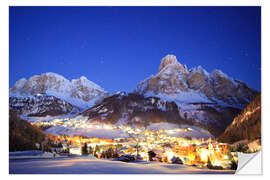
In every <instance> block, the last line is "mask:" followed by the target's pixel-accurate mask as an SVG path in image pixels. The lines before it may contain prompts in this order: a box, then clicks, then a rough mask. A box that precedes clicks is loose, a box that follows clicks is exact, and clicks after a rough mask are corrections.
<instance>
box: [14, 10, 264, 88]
mask: <svg viewBox="0 0 270 180" xmlns="http://www.w3.org/2000/svg"><path fill="white" fill-rule="evenodd" d="M167 54H174V55H176V57H177V59H178V61H179V62H180V63H182V64H186V65H187V67H188V68H192V67H195V66H198V65H201V66H202V67H203V68H205V69H206V70H207V71H209V72H211V71H213V70H214V69H220V70H222V71H223V72H224V73H226V74H228V75H229V76H231V77H232V78H235V79H239V80H241V81H244V82H246V83H247V84H248V85H249V86H250V87H252V88H254V89H256V90H259V91H260V90H261V9H260V7H10V8H9V78H10V80H9V85H10V86H13V85H14V84H15V82H16V81H17V80H19V79H20V78H22V77H25V78H27V79H28V78H29V77H31V76H33V75H39V74H42V73H45V72H55V73H58V74H61V75H63V76H64V77H66V78H67V79H69V80H71V79H75V78H76V79H77V78H79V77H81V76H85V77H87V78H88V79H89V80H91V81H93V82H95V83H97V84H98V85H100V86H101V87H103V88H104V89H105V90H106V91H108V92H110V93H115V92H117V91H126V92H132V91H133V90H134V88H135V87H136V85H137V84H138V83H139V82H140V81H142V80H144V79H145V78H147V77H148V76H150V75H152V74H156V73H157V71H158V67H159V64H160V61H161V59H162V58H163V57H164V56H166V55H167Z"/></svg>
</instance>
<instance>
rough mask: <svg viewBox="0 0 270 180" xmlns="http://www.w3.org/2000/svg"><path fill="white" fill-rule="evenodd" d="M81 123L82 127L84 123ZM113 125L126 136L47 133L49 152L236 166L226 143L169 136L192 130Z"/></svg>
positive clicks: (210, 165)
mask: <svg viewBox="0 0 270 180" xmlns="http://www.w3.org/2000/svg"><path fill="white" fill-rule="evenodd" d="M54 123H57V124H54V125H60V124H61V125H63V124H62V123H61V122H59V121H54ZM59 123H60V124H59ZM69 123H70V121H69ZM41 124H42V125H44V123H39V125H41ZM45 124H46V122H45ZM47 124H48V123H47ZM50 125H52V122H50ZM83 126H86V123H84V125H83ZM88 126H89V125H88ZM90 126H91V128H93V127H94V128H104V129H105V128H107V129H111V128H113V127H112V126H109V125H100V124H91V125H90ZM117 128H118V129H121V130H122V131H123V132H125V133H126V134H127V135H128V136H127V137H124V138H123V137H120V138H114V139H110V138H98V137H87V136H82V135H72V136H71V135H64V134H63V135H49V139H50V141H51V151H52V152H54V153H57V154H61V153H68V154H69V155H70V156H83V155H90V156H93V157H96V158H98V159H112V160H120V161H125V162H129V161H158V162H162V163H174V164H184V165H188V166H196V167H202V168H209V169H218V170H222V169H232V170H235V169H236V168H237V153H236V152H231V148H230V145H229V144H225V143H219V142H217V141H216V140H214V139H212V138H191V137H177V136H171V135H170V134H174V133H177V131H179V132H180V131H192V129H190V128H184V129H180V128H178V129H167V130H166V129H161V130H148V129H146V128H134V127H129V126H119V127H117Z"/></svg>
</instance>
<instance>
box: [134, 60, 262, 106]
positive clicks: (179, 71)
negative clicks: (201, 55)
mask: <svg viewBox="0 0 270 180" xmlns="http://www.w3.org/2000/svg"><path fill="white" fill-rule="evenodd" d="M135 93H138V94H142V95H144V96H147V97H148V96H156V97H160V98H165V99H170V100H174V101H176V102H178V103H202V102H203V103H218V104H222V105H227V106H232V107H238V108H244V107H245V106H246V105H247V104H248V103H249V102H250V101H251V100H252V99H253V98H254V97H255V95H256V93H257V92H256V91H255V90H253V89H251V88H249V87H248V86H247V85H246V84H245V83H243V82H241V81H239V80H235V79H232V78H230V77H228V76H227V75H226V74H225V73H223V72H222V71H220V70H214V71H213V72H211V73H208V72H207V71H206V70H205V69H203V68H202V67H201V66H198V67H195V68H192V69H188V68H187V66H186V65H182V64H181V63H179V62H178V60H177V59H176V56H174V55H167V56H166V57H164V58H163V59H162V61H161V64H160V66H159V70H158V73H157V74H156V75H153V76H151V77H148V78H147V79H145V80H144V81H142V82H141V83H139V85H138V86H137V88H136V89H135Z"/></svg>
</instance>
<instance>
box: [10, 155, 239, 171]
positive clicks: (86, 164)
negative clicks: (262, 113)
mask: <svg viewBox="0 0 270 180" xmlns="http://www.w3.org/2000/svg"><path fill="white" fill-rule="evenodd" d="M9 173H10V174H233V173H235V171H232V170H210V169H206V168H198V167H192V166H186V165H180V164H166V163H159V162H153V161H152V162H145V161H143V162H136V163H125V162H120V161H111V160H104V159H90V158H87V157H81V158H64V159H46V160H43V159H39V160H17V161H9Z"/></svg>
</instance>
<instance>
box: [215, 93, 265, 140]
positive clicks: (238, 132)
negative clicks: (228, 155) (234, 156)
mask: <svg viewBox="0 0 270 180" xmlns="http://www.w3.org/2000/svg"><path fill="white" fill-rule="evenodd" d="M260 138H261V95H260V94H258V95H257V96H256V98H255V99H254V100H253V101H252V102H250V103H249V104H248V105H247V107H245V108H244V109H243V110H242V112H241V113H240V114H239V115H238V116H237V117H235V118H234V120H233V122H232V123H231V125H229V126H228V127H227V128H226V130H225V132H224V133H223V134H222V135H221V136H220V137H219V138H218V140H219V141H221V142H227V143H234V142H237V141H241V140H248V141H253V140H256V139H260Z"/></svg>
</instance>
